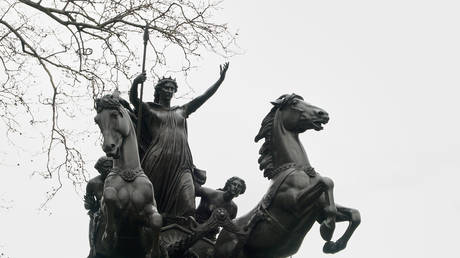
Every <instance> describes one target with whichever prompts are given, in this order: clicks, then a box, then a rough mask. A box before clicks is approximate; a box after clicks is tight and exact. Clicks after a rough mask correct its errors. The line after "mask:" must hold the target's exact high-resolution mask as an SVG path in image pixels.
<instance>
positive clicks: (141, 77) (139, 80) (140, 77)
mask: <svg viewBox="0 0 460 258" xmlns="http://www.w3.org/2000/svg"><path fill="white" fill-rule="evenodd" d="M146 79H147V73H146V72H143V73H141V74H139V75H138V76H137V77H136V78H135V79H134V83H136V84H139V83H144V82H145V80H146Z"/></svg>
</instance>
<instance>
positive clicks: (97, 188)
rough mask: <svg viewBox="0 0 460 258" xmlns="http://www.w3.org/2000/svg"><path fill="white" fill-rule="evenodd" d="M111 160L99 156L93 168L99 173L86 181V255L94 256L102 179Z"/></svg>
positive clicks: (102, 187) (110, 164)
mask: <svg viewBox="0 0 460 258" xmlns="http://www.w3.org/2000/svg"><path fill="white" fill-rule="evenodd" d="M112 166H113V161H112V159H111V158H108V157H106V156H103V157H100V158H99V159H98V160H97V162H96V164H95V165H94V168H95V169H96V170H97V172H99V174H100V175H98V176H95V177H94V178H92V179H91V180H89V181H88V184H87V185H86V194H85V197H84V201H85V209H87V210H88V215H89V218H90V220H89V246H90V254H89V256H88V257H91V258H92V257H95V255H96V249H95V240H96V238H97V235H98V232H97V229H98V228H99V224H100V220H101V214H102V213H101V209H100V208H101V198H102V192H103V189H104V181H105V178H106V177H107V175H108V174H109V172H110V170H111V169H112Z"/></svg>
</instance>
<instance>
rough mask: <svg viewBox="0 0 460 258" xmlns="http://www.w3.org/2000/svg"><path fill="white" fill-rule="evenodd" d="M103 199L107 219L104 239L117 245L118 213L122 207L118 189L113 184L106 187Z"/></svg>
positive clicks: (109, 243)
mask: <svg viewBox="0 0 460 258" xmlns="http://www.w3.org/2000/svg"><path fill="white" fill-rule="evenodd" d="M102 200H103V212H104V217H105V219H106V227H105V230H104V234H103V235H102V241H103V242H105V243H106V244H107V245H108V246H110V247H112V248H113V247H115V246H116V243H117V240H118V236H117V232H118V220H117V214H118V213H119V212H118V211H119V210H120V209H121V207H120V201H119V199H118V191H117V189H116V188H115V187H113V186H107V187H104V193H103V199H102Z"/></svg>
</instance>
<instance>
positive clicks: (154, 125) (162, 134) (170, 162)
mask: <svg viewBox="0 0 460 258" xmlns="http://www.w3.org/2000/svg"><path fill="white" fill-rule="evenodd" d="M227 69H228V63H225V64H224V65H221V66H220V77H219V79H218V80H217V82H216V83H214V85H212V86H211V87H210V88H209V89H208V90H206V92H205V93H204V94H203V95H201V96H198V97H196V98H195V99H193V100H192V101H190V102H188V103H187V104H185V105H183V106H174V107H171V98H172V97H173V95H174V93H175V92H176V91H177V83H176V81H175V80H173V79H171V78H163V79H161V80H160V81H159V82H158V83H157V85H156V86H155V93H154V102H153V103H152V102H149V103H145V102H142V103H141V102H140V100H139V98H138V97H137V96H138V90H137V88H138V87H137V86H138V84H139V83H143V82H144V81H145V79H146V74H145V73H142V74H140V75H139V76H137V77H136V79H134V82H133V85H132V87H131V91H130V95H129V99H130V101H131V103H132V104H133V105H134V108H135V110H136V113H137V110H138V109H139V105H142V125H141V130H142V133H141V136H142V137H141V141H140V143H139V145H140V149H141V154H140V155H141V157H142V168H143V169H144V171H145V173H146V174H147V176H148V177H149V178H150V180H151V181H152V184H153V188H154V191H155V198H156V201H157V205H158V210H159V212H160V213H161V214H163V215H165V216H167V217H176V216H192V215H194V212H195V189H194V185H193V178H192V171H193V167H194V166H193V160H192V154H191V152H190V148H189V145H188V139H187V118H188V116H189V115H190V114H191V113H193V112H195V111H196V110H197V109H198V108H199V107H201V105H203V103H204V102H206V100H208V99H209V98H210V97H211V96H212V95H213V94H214V93H215V92H216V91H217V89H218V88H219V86H220V85H221V84H222V82H223V81H224V79H225V74H226V72H227ZM138 119H140V118H138Z"/></svg>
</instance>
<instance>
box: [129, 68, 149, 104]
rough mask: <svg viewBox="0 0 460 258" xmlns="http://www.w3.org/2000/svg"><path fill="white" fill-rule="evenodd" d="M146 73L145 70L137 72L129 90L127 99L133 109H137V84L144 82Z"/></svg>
mask: <svg viewBox="0 0 460 258" xmlns="http://www.w3.org/2000/svg"><path fill="white" fill-rule="evenodd" d="M146 79H147V75H146V73H145V72H143V73H141V74H139V75H138V76H137V77H136V78H135V79H134V81H133V85H132V86H131V90H130V91H129V101H130V102H131V104H133V106H134V109H136V110H139V98H138V97H137V95H138V94H137V85H138V84H140V83H143V82H145V80H146Z"/></svg>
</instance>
